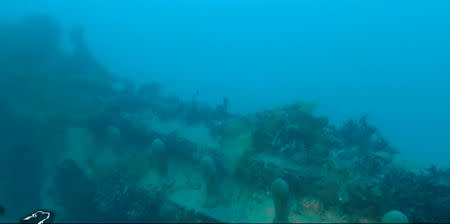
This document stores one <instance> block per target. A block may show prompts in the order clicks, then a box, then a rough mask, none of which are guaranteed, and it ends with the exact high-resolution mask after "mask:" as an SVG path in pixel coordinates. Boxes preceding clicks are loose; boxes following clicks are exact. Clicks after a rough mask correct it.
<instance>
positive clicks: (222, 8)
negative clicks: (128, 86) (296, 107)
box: [0, 0, 450, 165]
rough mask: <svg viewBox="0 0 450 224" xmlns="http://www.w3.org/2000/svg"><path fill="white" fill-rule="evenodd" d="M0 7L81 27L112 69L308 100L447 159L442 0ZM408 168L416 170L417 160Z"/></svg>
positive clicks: (234, 97) (447, 33) (176, 0)
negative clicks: (362, 118) (363, 119)
mask: <svg viewBox="0 0 450 224" xmlns="http://www.w3.org/2000/svg"><path fill="white" fill-rule="evenodd" d="M2 5H3V6H2V7H1V9H0V10H1V12H2V13H1V14H2V16H3V17H8V18H13V17H16V16H20V15H28V14H48V15H51V16H54V17H55V18H57V19H58V21H59V22H61V23H62V24H63V25H64V27H65V28H71V27H74V26H77V25H83V26H84V27H85V29H86V39H87V42H88V45H89V46H90V47H91V49H92V51H93V52H95V55H96V57H97V58H98V59H99V60H100V61H101V62H102V63H104V64H105V65H106V66H107V67H108V68H110V69H111V70H112V71H113V72H114V73H117V74H118V75H121V76H126V77H130V78H133V79H136V80H149V79H151V80H157V81H159V82H161V83H163V84H164V85H165V86H167V89H168V90H169V91H171V92H174V93H176V94H179V95H181V96H182V97H184V98H188V99H190V98H191V97H192V95H193V94H194V93H195V92H196V91H197V90H198V91H199V99H200V100H201V101H206V102H209V103H211V104H219V103H220V102H221V100H222V97H224V96H226V97H228V98H229V100H230V110H231V111H233V112H238V113H248V112H255V111H258V110H261V109H267V108H270V107H273V106H277V105H282V104H285V103H290V102H293V101H296V100H308V101H313V102H315V103H317V104H318V105H319V110H320V111H321V113H323V114H326V115H327V116H329V117H330V118H331V119H333V120H334V121H335V122H342V121H343V120H345V119H348V118H352V117H357V116H361V115H364V114H367V115H369V119H370V120H371V121H373V122H374V123H375V124H376V125H377V126H378V127H379V128H380V129H381V130H383V132H384V133H385V134H386V136H387V138H388V139H391V140H392V142H393V144H395V145H396V146H398V148H399V149H400V150H401V151H402V152H403V155H404V156H406V157H407V158H408V159H412V160H415V161H417V162H418V163H419V164H420V165H424V164H429V163H430V162H434V163H439V164H443V165H448V164H449V161H450V159H449V158H450V151H449V150H450V141H448V139H450V116H449V114H450V103H448V98H449V96H450V65H449V63H450V28H449V27H450V16H449V15H448V12H449V11H450V2H448V1H444V0H435V1H420V0H413V1H404V0H398V1H388V0H383V1H356V0H345V1H323V0H320V1H311V0H306V1H293V0H287V1H267V0H265V1H252V0H249V1H235V0H231V1H217V0H216V1H210V0H196V1H186V0H170V1H165V0H151V1H144V0H138V1H120V0H113V1H102V0H92V1H91V0H89V1H88V0H77V1H74V0H67V1H57V0H17V1H3V2H2ZM419 164H418V165H419Z"/></svg>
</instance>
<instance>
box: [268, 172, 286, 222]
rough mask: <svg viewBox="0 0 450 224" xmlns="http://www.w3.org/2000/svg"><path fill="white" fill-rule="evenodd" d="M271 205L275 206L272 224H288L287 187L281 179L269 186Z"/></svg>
mask: <svg viewBox="0 0 450 224" xmlns="http://www.w3.org/2000/svg"><path fill="white" fill-rule="evenodd" d="M271 191H272V199H273V204H274V206H275V218H274V220H273V222H274V223H287V222H288V214H289V210H288V199H289V185H288V184H287V183H286V181H284V180H283V179H281V178H277V179H276V180H274V181H273V182H272V186H271Z"/></svg>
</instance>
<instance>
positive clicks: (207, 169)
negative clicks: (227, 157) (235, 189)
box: [200, 156, 217, 195]
mask: <svg viewBox="0 0 450 224" xmlns="http://www.w3.org/2000/svg"><path fill="white" fill-rule="evenodd" d="M200 168H201V170H202V173H203V175H204V177H205V179H206V189H207V192H208V195H209V194H211V193H214V189H215V188H216V187H215V185H216V177H217V168H216V164H215V163H214V160H213V159H212V158H211V157H210V156H203V157H202V158H201V159H200Z"/></svg>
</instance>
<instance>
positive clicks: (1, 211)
mask: <svg viewBox="0 0 450 224" xmlns="http://www.w3.org/2000/svg"><path fill="white" fill-rule="evenodd" d="M4 214H5V208H4V207H3V206H1V205H0V215H4Z"/></svg>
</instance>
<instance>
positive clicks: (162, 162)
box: [151, 138, 169, 179]
mask: <svg viewBox="0 0 450 224" xmlns="http://www.w3.org/2000/svg"><path fill="white" fill-rule="evenodd" d="M151 155H152V157H153V161H154V162H155V163H156V168H157V169H158V173H159V176H160V178H161V179H166V178H167V173H168V169H169V165H168V159H167V152H166V144H164V142H163V141H161V139H159V138H156V139H155V140H153V142H152V146H151Z"/></svg>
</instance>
